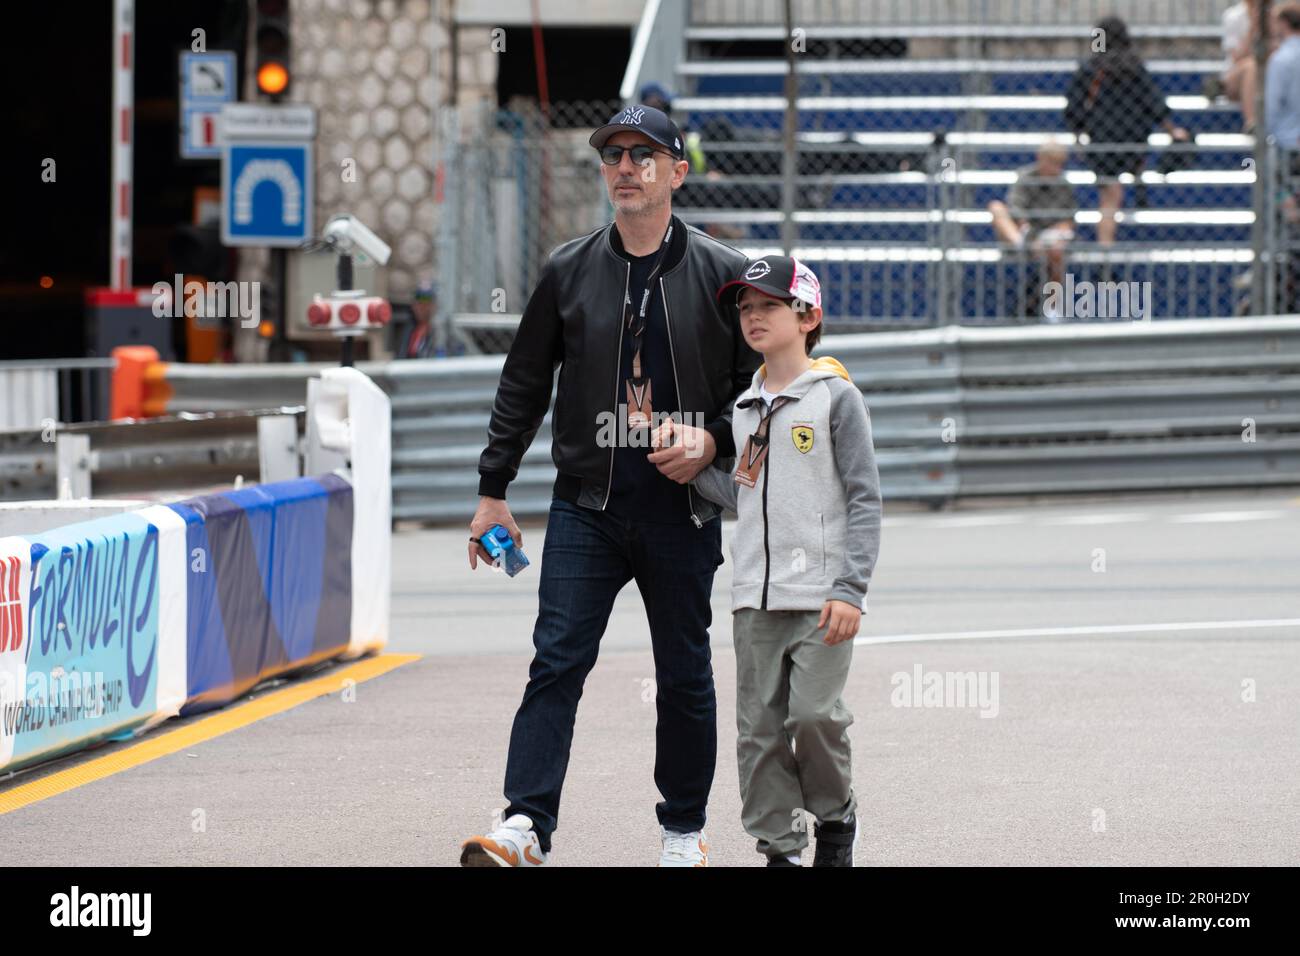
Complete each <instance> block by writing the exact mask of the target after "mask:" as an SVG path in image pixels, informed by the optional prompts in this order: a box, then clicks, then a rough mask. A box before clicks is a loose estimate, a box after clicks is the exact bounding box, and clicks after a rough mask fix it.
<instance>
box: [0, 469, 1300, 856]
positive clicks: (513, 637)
mask: <svg viewBox="0 0 1300 956" xmlns="http://www.w3.org/2000/svg"><path fill="white" fill-rule="evenodd" d="M1298 493H1300V490H1297V489H1290V490H1285V491H1267V492H1259V493H1243V492H1234V493H1206V494H1199V495H1194V496H1173V495H1167V496H1137V497H1130V498H1102V499H1095V500H1082V499H1074V500H1056V501H1049V502H1025V501H1007V502H992V503H986V504H981V505H978V506H964V507H962V508H959V509H957V510H953V511H944V512H937V513H935V512H929V511H926V510H923V509H904V508H900V507H892V506H887V507H886V527H885V533H884V539H883V545H882V552H881V558H880V563H879V565H878V569H877V573H876V576H875V579H874V580H873V582H872V588H871V597H870V599H869V612H868V614H867V615H865V616H864V618H863V626H862V630H861V632H860V635H859V638H858V641H857V646H856V647H855V652H854V665H853V671H852V674H851V677H850V682H849V687H848V690H847V692H846V699H847V702H848V704H849V706H850V707H851V708H852V710H853V711H854V713H855V715H856V718H857V719H856V723H855V725H854V727H853V729H852V731H851V735H852V739H853V745H854V781H855V790H856V792H857V795H858V800H859V805H860V810H859V817H860V820H861V822H862V829H861V833H860V835H859V840H858V846H857V856H858V863H859V864H860V865H933V864H1048V865H1068V864H1082V865H1093V864H1120V865H1128V864H1134V865H1139V864H1150V865H1162V864H1168V865H1184V864H1187V865H1191V864H1195V865H1240V864H1281V865H1287V864H1289V865H1296V864H1297V863H1300V818H1298V817H1297V815H1296V813H1295V807H1296V806H1297V805H1300V694H1297V689H1298V688H1300V497H1297V494H1298ZM543 534H544V529H543V528H542V527H540V526H534V527H529V528H526V529H525V541H524V545H525V550H527V551H528V552H529V553H530V554H531V555H533V556H535V558H536V557H540V555H541V553H542V550H541V549H542V540H543ZM724 536H725V537H729V529H724ZM464 541H465V532H464V530H463V529H460V528H450V529H439V530H404V531H402V532H400V533H399V534H398V535H396V536H395V539H394V582H393V589H394V606H393V641H392V646H391V648H390V649H391V650H393V651H402V652H417V653H420V654H422V655H424V656H423V657H422V658H421V659H420V660H418V661H416V662H414V663H411V664H407V665H405V666H402V667H399V668H397V669H396V670H394V671H392V672H390V673H388V674H386V675H384V676H381V677H377V678H375V679H373V680H371V681H367V682H365V683H361V684H359V685H357V686H356V688H355V700H349V699H345V697H344V696H343V695H340V694H337V693H336V694H332V695H329V696H324V697H319V698H317V699H315V700H312V701H309V702H307V703H304V704H301V705H299V706H297V707H294V708H292V709H289V710H287V711H285V712H283V713H279V714H276V715H274V716H271V717H267V718H265V719H262V720H259V721H257V722H255V723H253V724H251V725H249V726H246V727H243V728H241V729H239V730H235V731H232V732H231V733H228V734H226V735H224V736H221V737H217V738H216V739H213V740H210V741H207V742H205V743H202V744H199V745H196V746H195V747H193V748H190V749H186V750H184V751H182V752H178V753H175V754H172V755H170V756H166V757H162V758H160V759H158V760H155V761H153V762H151V763H147V764H144V765H143V766H139V767H135V768H134V769H130V770H126V771H124V772H122V773H118V774H115V775H113V776H109V777H107V778H105V779H102V780H98V781H96V782H93V783H90V784H87V785H85V786H81V787H79V788H76V789H71V790H68V791H67V792H63V793H59V794H57V795H54V796H49V797H47V798H45V799H43V800H40V801H38V802H36V803H33V804H31V805H28V806H25V807H23V808H21V809H17V810H14V811H13V812H11V813H7V814H3V815H0V834H3V837H2V838H3V841H4V846H5V859H6V862H7V863H9V864H11V865H25V864H68V865H76V864H88V863H94V864H117V865H121V864H182V865H183V864H236V865H241V864H258V865H262V864H281V863H283V864H319V865H350V864H363V863H364V864H381V865H382V864H399V865H430V864H432V865H449V864H454V863H455V861H456V859H457V848H458V846H459V843H460V841H461V840H462V839H464V838H465V837H466V836H468V835H470V834H472V833H474V832H479V831H481V830H482V829H483V828H484V827H486V826H487V825H488V824H489V823H490V821H491V817H492V813H493V811H494V810H496V809H498V808H500V807H501V806H502V804H503V802H504V801H503V799H502V796H501V792H500V790H501V780H502V775H503V771H504V762H505V751H506V744H507V740H508V735H509V730H510V722H511V718H512V716H513V712H514V708H515V706H516V705H517V704H518V701H519V697H520V694H521V693H522V690H523V687H524V683H525V680H526V676H527V669H528V662H529V659H530V650H531V631H532V622H533V617H534V615H535V613H536V580H537V579H536V575H535V573H529V572H525V574H524V575H522V576H520V577H519V578H516V579H514V580H511V579H509V578H507V577H506V576H505V575H503V574H499V573H494V572H491V571H484V570H480V571H479V572H476V573H471V572H470V571H469V569H468V567H467V566H466V564H465V550H464ZM726 548H727V545H726V542H725V541H724V551H725V550H726ZM727 561H728V563H726V564H724V565H723V567H722V568H720V569H719V574H718V577H717V579H716V582H715V588H714V611H715V614H714V627H713V646H714V667H715V672H716V679H717V686H718V700H719V742H720V752H719V759H718V767H717V774H716V777H715V782H714V787H713V794H712V799H711V803H710V822H709V824H708V827H707V833H708V836H709V839H710V842H711V844H712V846H713V853H712V863H713V864H714V865H757V864H758V863H760V862H761V860H760V858H759V857H758V856H757V854H755V853H754V850H753V842H752V840H751V839H750V838H749V837H748V836H747V835H746V834H745V833H744V832H743V830H742V829H741V827H740V824H739V809H740V808H739V795H738V792H737V784H736V762H735V752H734V739H735V723H734V717H733V714H734V699H735V698H734V688H735V680H734V673H733V670H734V655H733V653H732V650H731V627H730V614H729V613H728V610H729V606H730V605H729V601H728V592H729V587H730V557H729V554H728V559H727ZM486 612H490V615H491V620H492V621H493V622H494V627H492V628H490V629H489V628H484V627H483V626H482V622H483V621H484V619H485V617H486ZM918 673H919V674H920V675H921V677H922V678H923V680H925V679H938V680H944V679H947V680H949V681H950V682H951V681H953V680H958V679H959V678H960V675H964V674H973V675H974V679H975V680H976V681H977V682H978V681H982V682H983V684H982V685H981V686H982V687H983V689H984V691H985V696H984V699H983V700H981V701H966V702H963V701H960V700H954V699H951V698H950V699H948V700H945V701H942V703H943V706H906V704H911V703H912V701H911V699H910V698H908V699H906V700H900V699H899V696H898V695H899V694H900V693H902V690H903V689H905V688H906V687H907V686H908V683H907V682H908V681H910V680H913V679H914V678H915V677H916V675H917V674H918ZM931 675H937V676H936V677H935V678H931ZM652 676H653V666H652V661H651V657H650V653H649V634H648V631H647V629H646V625H645V621H644V617H643V612H642V607H641V604H640V598H639V595H638V594H637V592H636V589H635V588H634V587H629V588H627V589H625V590H624V592H623V593H622V594H621V595H620V597H619V600H618V603H617V605H616V609H615V612H614V616H613V617H612V619H611V623H610V627H609V630H608V632H607V634H606V636H605V639H604V641H603V645H602V656H601V659H600V662H599V664H598V665H597V667H596V669H595V670H594V671H593V673H592V675H591V677H590V679H589V680H588V683H587V688H586V692H585V695H584V697H583V700H582V705H581V708H580V710H579V714H578V724H577V734H576V739H575V743H574V748H573V754H572V758H571V761H570V769H569V775H568V780H567V783H566V788H565V794H564V803H563V807H562V809H561V814H560V825H559V829H558V830H557V831H556V834H555V842H554V848H555V853H554V857H553V862H554V863H555V864H556V865H591V864H608V865H647V864H653V863H654V862H655V861H656V860H657V857H658V830H657V826H656V822H655V818H654V810H653V807H654V803H655V802H656V801H657V800H658V799H659V798H658V795H657V791H656V789H655V787H654V783H653V780H652V778H651V771H652V764H653V747H654V706H653V703H651V702H647V701H646V700H645V699H644V698H645V697H647V696H649V695H647V694H644V693H643V691H644V688H645V686H646V685H645V682H646V681H647V680H649V679H650V678H651V677H652ZM963 704H966V705H965V706H963ZM178 723H179V724H182V725H183V724H185V723H188V722H172V723H170V724H168V725H167V727H166V728H164V731H165V730H166V729H168V728H171V727H174V726H176V725H177V724H178ZM125 746H129V745H112V746H111V747H109V748H101V749H99V750H97V751H95V752H94V753H92V754H90V755H85V756H78V757H75V758H71V759H68V760H64V761H62V762H60V763H58V764H57V765H55V766H54V767H53V768H47V769H40V770H36V771H31V772H28V773H22V774H18V775H16V776H15V777H13V778H12V779H11V780H9V781H8V782H0V797H2V796H3V794H4V792H5V791H6V789H8V788H11V787H14V786H19V785H21V784H24V783H27V782H30V781H33V780H38V779H41V778H42V777H45V776H47V775H49V774H50V773H52V772H53V771H55V770H61V769H66V768H69V767H77V766H79V765H83V764H84V763H85V762H86V761H89V760H93V759H95V758H96V757H98V756H101V755H103V754H105V753H113V752H116V751H119V750H121V749H123V748H124V747H125ZM197 810H202V811H203V812H202V814H201V816H202V818H203V820H204V826H203V827H202V828H201V829H200V830H199V831H198V832H196V828H195V826H194V820H195V819H196V811H197ZM810 861H811V853H809V854H807V855H806V856H805V862H810Z"/></svg>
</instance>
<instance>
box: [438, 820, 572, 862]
mask: <svg viewBox="0 0 1300 956" xmlns="http://www.w3.org/2000/svg"><path fill="white" fill-rule="evenodd" d="M549 858H550V854H549V853H543V852H542V845H541V842H540V841H539V840H538V839H537V834H536V833H534V832H533V821H532V820H531V819H530V818H529V817H526V816H524V815H523V814H522V813H516V814H515V815H514V816H512V817H508V818H507V819H506V820H504V821H503V822H502V824H501V825H500V826H499V827H497V828H496V829H494V830H493V831H492V832H491V833H489V834H488V835H487V836H476V837H470V838H469V839H468V840H466V841H465V842H464V843H462V844H461V847H460V865H461V866H542V865H543V864H544V863H545V862H546V861H547V859H549Z"/></svg>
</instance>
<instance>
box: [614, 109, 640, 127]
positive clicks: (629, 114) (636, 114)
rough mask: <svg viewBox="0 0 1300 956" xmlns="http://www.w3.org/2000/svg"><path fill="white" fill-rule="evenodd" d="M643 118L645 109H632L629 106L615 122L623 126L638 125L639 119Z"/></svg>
mask: <svg viewBox="0 0 1300 956" xmlns="http://www.w3.org/2000/svg"><path fill="white" fill-rule="evenodd" d="M644 118H645V110H634V109H632V107H630V106H629V107H628V108H627V109H625V110H624V111H623V115H622V116H620V117H619V118H618V120H617V122H618V123H620V124H622V125H624V126H640V125H641V120H642V119H644Z"/></svg>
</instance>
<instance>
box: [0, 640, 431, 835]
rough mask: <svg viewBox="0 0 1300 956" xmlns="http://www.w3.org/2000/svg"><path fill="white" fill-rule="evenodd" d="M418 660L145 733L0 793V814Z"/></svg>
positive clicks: (374, 665) (378, 661)
mask: <svg viewBox="0 0 1300 956" xmlns="http://www.w3.org/2000/svg"><path fill="white" fill-rule="evenodd" d="M419 659H420V655H419V654H381V655H379V656H377V657H367V658H363V659H362V660H359V661H357V662H356V663H353V664H349V665H348V666H346V667H342V668H339V669H337V670H332V671H330V672H329V673H328V674H325V675H323V676H321V677H317V678H314V679H312V680H307V681H302V682H301V683H290V684H288V685H286V686H285V687H282V688H280V689H277V690H274V691H271V692H270V693H267V694H263V695H261V696H259V697H257V698H255V699H254V700H251V701H249V702H248V703H246V704H239V705H236V706H234V707H227V708H225V709H223V710H220V711H217V712H216V713H215V714H213V715H211V716H210V717H204V718H202V719H200V720H196V721H194V723H192V724H186V725H185V726H183V727H177V728H176V729H175V730H172V731H162V732H158V733H151V734H149V735H147V736H145V737H144V738H143V739H142V740H141V741H140V742H139V743H137V744H132V745H131V746H128V747H124V748H122V749H121V750H117V751H114V752H113V753H110V754H105V755H104V756H102V757H98V758H96V759H94V760H88V761H86V762H85V763H81V764H78V765H77V766H75V767H69V768H68V769H66V770H59V771H57V772H55V773H51V774H48V775H46V776H44V777H41V778H40V779H38V780H33V781H31V783H24V784H19V785H18V786H16V787H13V788H12V789H10V790H5V791H4V792H2V793H0V814H3V813H9V812H11V811H13V810H19V809H21V808H22V807H25V806H27V805H28V804H32V803H37V802H39V801H41V800H45V799H48V798H49V797H54V796H58V795H59V794H61V793H67V792H68V791H69V790H75V789H76V788H77V787H82V786H85V785H86V784H88V783H94V782H95V781H96V780H102V779H104V778H105V777H111V776H112V775H113V774H117V773H121V772H122V771H124V770H130V769H131V768H132V767H138V766H140V765H141V764H146V763H149V762H150V761H151V760H157V759H158V758H159V757H166V756H168V755H169V754H174V753H176V751H178V750H184V749H185V748H186V747H192V746H194V745H195V744H201V743H203V742H204V741H205V740H211V739H213V738H214V737H220V736H221V735H222V734H228V733H230V732H231V731H232V730H238V729H239V728H240V727H247V726H248V725H249V724H252V723H255V722H257V721H259V720H261V719H262V718H264V717H270V716H272V715H273V714H278V713H282V712H283V711H286V710H289V709H290V708H293V707H297V706H298V705H299V704H304V703H306V702H307V701H309V700H313V699H315V698H317V697H324V696H325V695H326V694H333V693H335V692H336V691H340V690H342V689H343V688H344V687H345V686H346V682H347V681H353V682H355V683H358V684H359V683H361V682H362V681H367V680H370V679H371V678H372V677H379V676H380V675H381V674H386V673H388V672H389V671H391V670H394V669H395V668H398V667H401V666H402V665H404V664H409V663H411V662H412V661H416V660H419Z"/></svg>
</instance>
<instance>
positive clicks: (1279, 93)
mask: <svg viewBox="0 0 1300 956" xmlns="http://www.w3.org/2000/svg"><path fill="white" fill-rule="evenodd" d="M1272 28H1273V30H1274V31H1275V32H1276V34H1277V36H1278V40H1279V42H1278V47H1277V51H1276V52H1275V53H1274V54H1273V55H1272V57H1270V58H1269V61H1268V71H1267V73H1266V74H1265V79H1264V125H1265V126H1266V127H1267V128H1268V132H1269V135H1270V136H1272V137H1273V139H1274V140H1276V141H1277V144H1278V145H1279V146H1281V147H1282V148H1283V149H1291V150H1294V149H1300V4H1295V3H1288V4H1286V5H1285V6H1281V7H1278V8H1277V10H1276V11H1275V12H1274V14H1273V23H1272Z"/></svg>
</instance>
